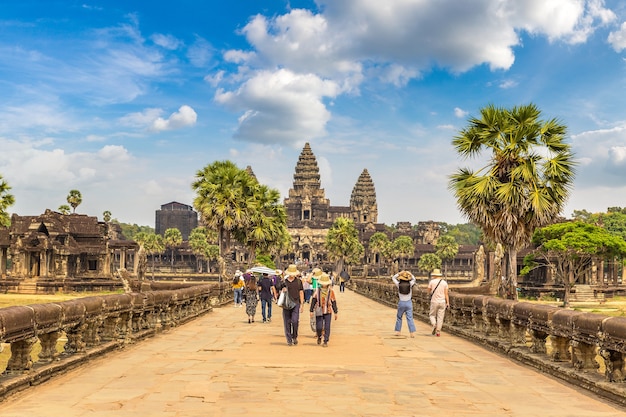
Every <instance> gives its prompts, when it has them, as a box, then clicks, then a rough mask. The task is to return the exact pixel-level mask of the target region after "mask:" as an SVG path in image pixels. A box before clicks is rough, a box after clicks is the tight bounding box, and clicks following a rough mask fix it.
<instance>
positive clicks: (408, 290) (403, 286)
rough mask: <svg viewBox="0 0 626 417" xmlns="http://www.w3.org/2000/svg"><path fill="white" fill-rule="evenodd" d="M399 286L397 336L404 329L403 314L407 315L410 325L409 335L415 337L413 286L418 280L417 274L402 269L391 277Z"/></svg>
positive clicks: (407, 322)
mask: <svg viewBox="0 0 626 417" xmlns="http://www.w3.org/2000/svg"><path fill="white" fill-rule="evenodd" d="M391 280H392V281H393V283H394V284H396V287H398V312H397V313H396V327H395V331H396V336H400V332H401V330H402V316H403V315H405V316H406V324H407V326H408V327H409V335H410V336H411V337H415V334H414V333H415V322H414V321H413V286H414V285H415V283H416V282H417V281H416V279H415V276H413V274H412V273H410V272H409V271H400V272H398V273H397V274H395V275H394V276H392V277H391Z"/></svg>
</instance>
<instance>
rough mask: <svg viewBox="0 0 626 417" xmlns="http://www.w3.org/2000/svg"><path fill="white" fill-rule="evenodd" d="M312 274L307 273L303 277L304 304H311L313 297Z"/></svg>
mask: <svg viewBox="0 0 626 417" xmlns="http://www.w3.org/2000/svg"><path fill="white" fill-rule="evenodd" d="M310 275H311V273H307V274H305V275H304V276H303V277H302V288H304V302H305V303H309V302H310V301H311V295H313V288H311V280H310Z"/></svg>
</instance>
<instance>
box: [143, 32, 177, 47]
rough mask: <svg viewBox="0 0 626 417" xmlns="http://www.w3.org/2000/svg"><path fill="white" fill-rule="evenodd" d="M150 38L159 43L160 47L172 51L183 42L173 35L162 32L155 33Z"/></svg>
mask: <svg viewBox="0 0 626 417" xmlns="http://www.w3.org/2000/svg"><path fill="white" fill-rule="evenodd" d="M150 38H151V39H152V42H154V43H155V44H157V45H159V46H160V47H162V48H165V49H169V50H172V51H173V50H176V49H178V48H180V47H181V46H182V44H183V42H182V41H181V40H179V39H177V38H176V37H175V36H172V35H164V34H162V33H155V34H154V35H152V36H151V37H150Z"/></svg>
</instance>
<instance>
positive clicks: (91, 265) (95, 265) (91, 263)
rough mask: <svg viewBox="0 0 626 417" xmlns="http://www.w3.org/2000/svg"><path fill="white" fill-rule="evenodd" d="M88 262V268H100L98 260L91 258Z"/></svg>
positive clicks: (93, 269) (95, 269)
mask: <svg viewBox="0 0 626 417" xmlns="http://www.w3.org/2000/svg"><path fill="white" fill-rule="evenodd" d="M87 264H88V268H89V270H90V271H97V270H98V261H97V260H95V259H90V260H88V261H87Z"/></svg>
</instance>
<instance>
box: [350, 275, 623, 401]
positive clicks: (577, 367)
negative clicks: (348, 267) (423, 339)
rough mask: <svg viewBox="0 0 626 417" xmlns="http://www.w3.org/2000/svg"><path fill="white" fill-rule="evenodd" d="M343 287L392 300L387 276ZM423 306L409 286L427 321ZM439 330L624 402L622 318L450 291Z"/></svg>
mask: <svg viewBox="0 0 626 417" xmlns="http://www.w3.org/2000/svg"><path fill="white" fill-rule="evenodd" d="M348 286H349V287H350V288H351V289H353V290H355V291H356V292H357V293H360V294H362V295H364V296H367V297H369V298H371V299H374V300H376V301H379V302H381V303H383V304H385V305H390V306H396V305H397V302H398V293H397V289H396V287H395V285H394V284H393V283H392V282H391V280H389V281H388V282H384V281H380V280H367V279H355V278H353V279H351V280H350V282H349V284H348ZM429 305H430V299H429V296H428V295H427V294H426V288H425V287H424V286H422V285H420V286H419V288H416V287H414V289H413V307H414V309H413V310H414V316H415V317H416V318H418V319H420V320H422V321H426V322H429V320H428V311H429ZM444 331H446V332H448V333H452V334H455V335H458V336H462V337H465V338H467V339H470V340H472V341H474V342H476V343H479V344H481V345H483V346H486V347H489V348H490V349H493V350H496V351H498V352H501V353H503V354H506V355H507V356H509V357H511V358H512V359H515V360H518V361H520V362H522V363H524V364H526V365H530V366H533V367H535V368H536V369H538V370H539V371H541V372H545V373H548V374H550V375H553V376H555V377H558V378H560V379H563V380H565V381H567V382H569V383H572V384H574V385H577V386H579V387H582V388H584V389H587V390H590V391H592V392H593V393H595V394H598V395H601V396H603V397H605V398H607V399H609V400H611V401H615V402H617V403H619V404H621V405H622V406H624V405H626V384H625V382H626V363H625V357H626V317H610V316H606V315H602V314H593V313H584V312H580V311H575V310H570V309H564V308H560V307H557V306H549V305H543V304H535V303H529V302H518V301H513V300H504V299H501V298H497V297H491V296H486V295H473V294H461V293H455V292H454V291H450V309H449V310H448V312H447V313H446V319H445V320H444Z"/></svg>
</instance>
